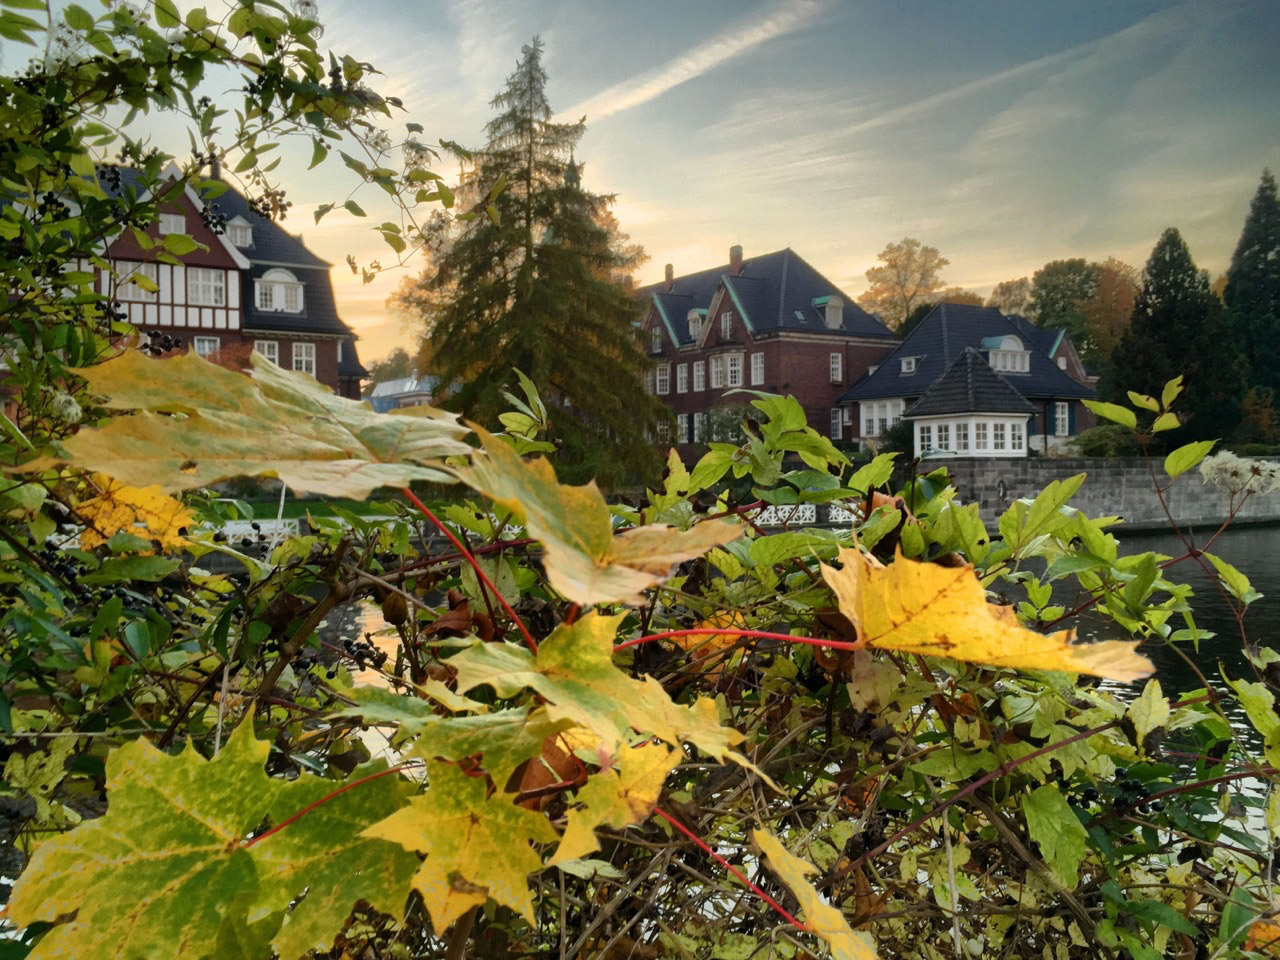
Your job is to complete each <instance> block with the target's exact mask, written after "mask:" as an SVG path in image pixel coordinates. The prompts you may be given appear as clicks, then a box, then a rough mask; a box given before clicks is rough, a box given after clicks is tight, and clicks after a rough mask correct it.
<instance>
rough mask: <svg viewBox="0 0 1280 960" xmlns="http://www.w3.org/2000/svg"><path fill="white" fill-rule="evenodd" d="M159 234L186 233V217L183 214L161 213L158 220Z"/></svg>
mask: <svg viewBox="0 0 1280 960" xmlns="http://www.w3.org/2000/svg"><path fill="white" fill-rule="evenodd" d="M158 224H159V228H160V233H161V234H166V233H186V232H187V215H186V214H185V213H162V214H160V217H159V220H158Z"/></svg>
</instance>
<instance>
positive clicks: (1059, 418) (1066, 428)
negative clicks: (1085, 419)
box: [1053, 400, 1071, 437]
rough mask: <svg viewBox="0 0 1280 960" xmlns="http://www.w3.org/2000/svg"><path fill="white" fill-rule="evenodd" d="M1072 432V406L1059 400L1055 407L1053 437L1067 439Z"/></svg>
mask: <svg viewBox="0 0 1280 960" xmlns="http://www.w3.org/2000/svg"><path fill="white" fill-rule="evenodd" d="M1070 432H1071V404H1070V403H1068V402H1067V401H1065V400H1059V401H1058V402H1057V403H1055V404H1054V405H1053V435H1054V436H1055V437H1065V436H1067V435H1068V434H1069V433H1070Z"/></svg>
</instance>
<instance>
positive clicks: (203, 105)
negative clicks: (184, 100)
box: [196, 97, 213, 110]
mask: <svg viewBox="0 0 1280 960" xmlns="http://www.w3.org/2000/svg"><path fill="white" fill-rule="evenodd" d="M196 106H197V107H199V108H200V109H201V110H208V109H209V108H210V107H212V106H213V100H212V99H211V98H210V97H201V98H200V99H199V100H197V101H196Z"/></svg>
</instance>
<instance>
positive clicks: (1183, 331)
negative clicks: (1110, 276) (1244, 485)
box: [1112, 227, 1246, 441]
mask: <svg viewBox="0 0 1280 960" xmlns="http://www.w3.org/2000/svg"><path fill="white" fill-rule="evenodd" d="M1178 374H1183V375H1185V377H1186V380H1185V385H1186V393H1185V395H1184V397H1183V399H1182V401H1181V402H1180V403H1179V404H1178V406H1177V408H1176V409H1177V410H1178V411H1179V413H1180V414H1181V416H1182V420H1183V423H1184V424H1185V426H1184V427H1183V429H1181V430H1179V431H1178V432H1177V434H1176V435H1175V437H1174V439H1175V440H1179V441H1181V440H1186V439H1211V438H1218V437H1227V436H1230V435H1231V434H1232V433H1234V432H1235V430H1236V428H1237V427H1238V426H1239V423H1240V416H1241V403H1242V401H1243V399H1244V394H1245V386H1246V364H1245V361H1244V356H1243V354H1242V353H1241V352H1240V348H1239V346H1238V344H1237V343H1236V340H1235V337H1234V336H1233V335H1232V330H1231V325H1230V324H1229V323H1228V322H1227V320H1226V315H1225V313H1224V311H1223V308H1222V303H1221V301H1220V300H1219V299H1218V298H1217V297H1216V296H1214V295H1213V293H1212V292H1211V291H1210V289H1209V277H1208V275H1207V274H1205V273H1202V272H1201V271H1199V270H1197V269H1196V265H1195V263H1193V262H1192V260H1191V251H1190V250H1188V249H1187V245H1186V243H1185V242H1184V241H1183V239H1182V235H1181V234H1180V233H1178V231H1177V230H1175V229H1173V228H1172V227H1170V228H1169V229H1168V230H1166V231H1165V232H1164V235H1163V236H1161V237H1160V240H1159V242H1158V243H1157V244H1156V246H1155V249H1154V250H1153V251H1152V252H1151V259H1150V260H1148V261H1147V266H1146V269H1144V270H1143V272H1142V292H1141V293H1139V294H1138V299H1137V301H1136V302H1135V304H1134V308H1133V319H1132V321H1131V322H1130V324H1129V329H1128V330H1127V331H1126V332H1125V335H1124V337H1123V338H1122V339H1121V341H1120V345H1119V347H1118V348H1117V349H1116V352H1115V355H1114V357H1113V375H1114V380H1113V388H1112V392H1113V393H1114V394H1116V395H1117V399H1124V397H1125V391H1127V390H1137V391H1138V392H1140V393H1146V394H1153V395H1155V396H1159V395H1160V390H1161V388H1162V387H1163V386H1164V385H1165V383H1166V382H1167V381H1169V380H1172V379H1173V378H1174V377H1176V376H1178Z"/></svg>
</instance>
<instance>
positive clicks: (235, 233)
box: [227, 219, 253, 247]
mask: <svg viewBox="0 0 1280 960" xmlns="http://www.w3.org/2000/svg"><path fill="white" fill-rule="evenodd" d="M227 239H228V240H230V241H231V242H232V243H233V244H234V245H235V246H237V247H251V246H253V227H251V226H249V224H247V223H245V222H244V221H243V220H240V219H235V220H232V221H231V222H230V223H228V224H227Z"/></svg>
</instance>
